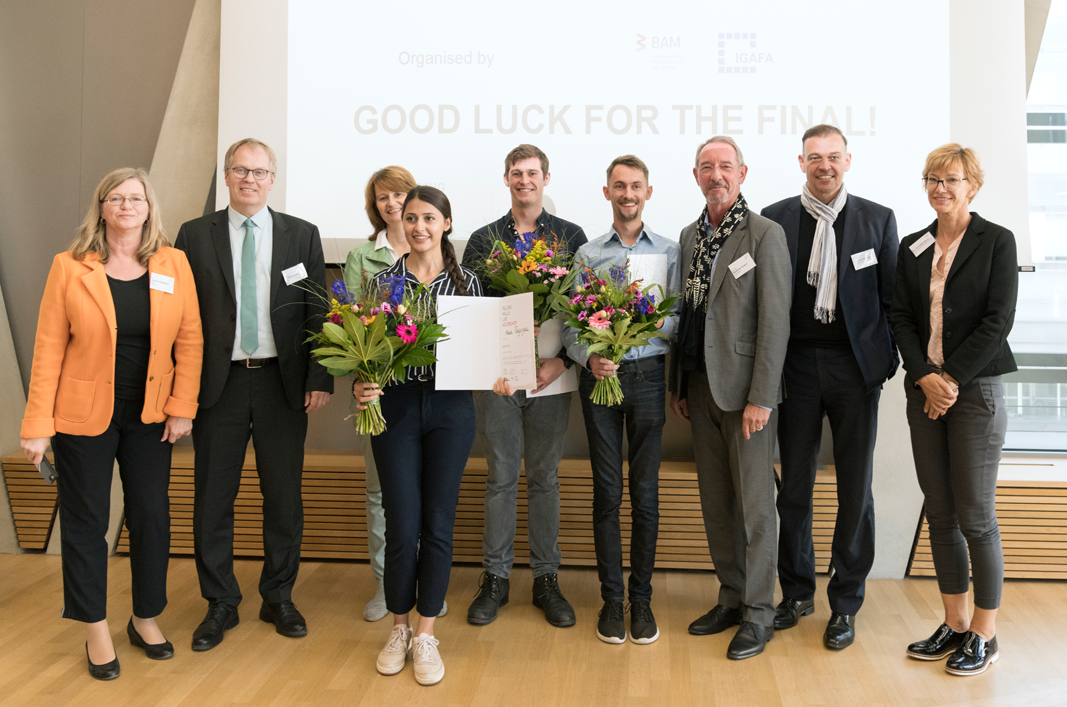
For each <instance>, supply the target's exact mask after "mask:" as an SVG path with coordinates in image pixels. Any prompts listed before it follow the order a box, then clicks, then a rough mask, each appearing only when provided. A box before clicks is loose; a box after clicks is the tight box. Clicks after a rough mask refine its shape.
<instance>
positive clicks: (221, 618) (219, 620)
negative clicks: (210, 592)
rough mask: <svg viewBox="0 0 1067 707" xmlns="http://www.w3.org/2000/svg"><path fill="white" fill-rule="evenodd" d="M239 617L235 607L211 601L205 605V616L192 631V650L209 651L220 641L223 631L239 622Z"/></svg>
mask: <svg viewBox="0 0 1067 707" xmlns="http://www.w3.org/2000/svg"><path fill="white" fill-rule="evenodd" d="M240 621H241V618H240V616H238V615H237V607H236V606H230V605H229V604H223V603H221V602H212V603H211V604H209V605H208V607H207V616H205V617H204V620H203V621H201V622H200V625H199V626H197V627H196V630H195V631H193V650H194V651H209V650H211V649H212V648H214V647H215V646H217V645H219V644H220V643H222V633H223V631H228V630H229V629H231V628H233V627H234V626H236V625H237V624H238V623H240Z"/></svg>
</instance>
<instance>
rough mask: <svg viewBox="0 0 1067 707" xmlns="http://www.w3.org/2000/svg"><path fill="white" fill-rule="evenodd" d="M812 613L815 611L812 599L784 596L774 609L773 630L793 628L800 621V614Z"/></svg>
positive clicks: (807, 614)
mask: <svg viewBox="0 0 1067 707" xmlns="http://www.w3.org/2000/svg"><path fill="white" fill-rule="evenodd" d="M813 613H815V600H814V599H802V600H799V601H798V600H796V599H790V598H789V597H786V598H785V599H782V601H781V602H779V604H778V606H777V607H776V608H775V610H774V628H775V630H781V629H784V628H793V627H794V626H796V625H797V623H799V622H800V617H801V616H809V615H811V614H813Z"/></svg>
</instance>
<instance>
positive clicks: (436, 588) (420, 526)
mask: <svg viewBox="0 0 1067 707" xmlns="http://www.w3.org/2000/svg"><path fill="white" fill-rule="evenodd" d="M381 405H382V414H383V415H384V416H385V423H386V425H388V429H387V430H386V431H385V432H383V433H382V434H380V435H378V436H376V437H372V438H371V447H372V448H373V449H374V459H375V461H376V462H377V464H378V479H379V480H380V481H381V484H382V507H383V508H384V509H385V577H384V585H385V603H386V606H387V607H388V608H389V611H391V612H392V613H394V614H406V613H408V612H409V611H411V609H412V607H416V608H417V610H418V612H419V616H437V615H438V614H439V613H441V609H442V607H443V606H444V601H445V593H446V592H447V590H448V579H449V575H450V574H451V572H452V532H453V527H454V526H455V524H456V505H457V503H458V502H459V487H460V483H461V482H462V480H463V470H464V469H465V468H466V466H467V458H468V456H469V455H470V451H471V445H472V444H474V430H475V415H474V396H472V395H471V392H470V391H469V390H435V389H434V382H433V380H429V381H425V382H420V381H413V382H409V383H404V384H402V385H393V386H389V387H388V388H386V390H385V394H384V395H382V397H381ZM416 601H417V602H418V603H417V604H416Z"/></svg>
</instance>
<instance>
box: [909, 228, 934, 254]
mask: <svg viewBox="0 0 1067 707" xmlns="http://www.w3.org/2000/svg"><path fill="white" fill-rule="evenodd" d="M934 240H936V239H935V238H934V237H933V236H931V235H930V232H929V231H927V232H926V233H924V234H923V237H922V238H920V239H919V240H917V241H915V242H914V243H912V244H911V245H910V246H908V248H909V249H910V250H911V254H912V255H914V256H915V257H916V258H918V257H919V253H921V252H923V251H924V250H926V249H927V248H929V247H930V246H932V245H933V244H934Z"/></svg>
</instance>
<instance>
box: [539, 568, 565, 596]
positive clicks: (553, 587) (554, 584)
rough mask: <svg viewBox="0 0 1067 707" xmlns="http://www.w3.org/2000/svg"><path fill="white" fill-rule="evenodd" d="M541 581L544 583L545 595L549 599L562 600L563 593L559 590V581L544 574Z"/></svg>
mask: <svg viewBox="0 0 1067 707" xmlns="http://www.w3.org/2000/svg"><path fill="white" fill-rule="evenodd" d="M543 579H544V582H545V594H546V595H547V596H550V597H556V598H558V599H562V598H563V592H561V591H560V589H559V580H558V579H556V575H554V574H546V575H545V576H544V578H543Z"/></svg>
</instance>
